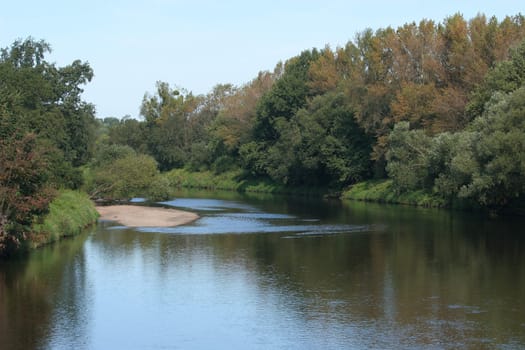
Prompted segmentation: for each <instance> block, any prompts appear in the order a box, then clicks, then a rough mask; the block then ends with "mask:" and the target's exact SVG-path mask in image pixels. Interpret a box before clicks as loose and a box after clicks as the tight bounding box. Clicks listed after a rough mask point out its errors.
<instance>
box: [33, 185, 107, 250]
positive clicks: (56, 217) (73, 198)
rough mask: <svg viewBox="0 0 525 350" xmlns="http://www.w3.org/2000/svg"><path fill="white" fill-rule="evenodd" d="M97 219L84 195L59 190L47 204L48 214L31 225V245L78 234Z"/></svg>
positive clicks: (93, 209) (94, 210)
mask: <svg viewBox="0 0 525 350" xmlns="http://www.w3.org/2000/svg"><path fill="white" fill-rule="evenodd" d="M97 218H98V213H97V211H96V209H95V206H94V205H93V202H92V201H91V200H90V198H89V197H88V196H87V195H86V194H85V193H82V192H78V191H71V190H61V191H59V193H58V195H57V196H56V197H55V198H54V199H53V200H52V201H51V203H50V204H49V213H47V214H46V215H45V216H44V217H43V218H42V219H41V220H40V222H36V223H34V224H33V227H32V230H31V244H32V245H33V246H39V245H42V244H46V243H51V242H54V241H56V240H58V239H60V238H61V237H63V236H69V235H76V234H79V233H80V232H81V231H82V229H83V228H85V227H86V226H88V225H90V224H92V223H94V222H95V221H96V220H97Z"/></svg>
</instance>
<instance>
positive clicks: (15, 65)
mask: <svg viewBox="0 0 525 350" xmlns="http://www.w3.org/2000/svg"><path fill="white" fill-rule="evenodd" d="M50 51H51V48H50V45H49V44H47V43H46V42H44V41H35V40H33V39H32V38H28V39H26V40H24V41H20V40H19V41H15V42H14V43H13V44H12V46H11V47H10V48H4V49H2V50H1V54H0V112H1V119H0V136H1V137H6V136H8V135H11V134H13V133H14V132H15V131H17V132H26V133H27V132H33V133H35V134H36V135H37V136H38V137H39V138H44V139H47V140H49V141H51V143H52V144H53V145H54V146H55V147H57V148H58V149H59V150H60V151H61V152H62V153H63V157H64V159H65V161H67V162H70V163H71V164H72V165H73V166H75V167H76V166H79V165H82V164H85V163H87V161H88V160H89V157H90V156H91V151H92V147H93V141H94V137H93V135H94V130H95V119H94V107H93V106H92V105H90V104H88V103H85V102H83V101H82V100H81V93H82V92H83V90H82V88H81V85H84V84H86V83H87V82H89V81H90V80H91V78H92V77H93V71H92V69H91V68H90V66H89V65H88V64H87V63H82V62H80V61H78V60H76V61H74V62H73V63H72V64H70V65H68V66H65V67H56V66H55V64H51V63H49V62H47V61H46V60H45V54H46V53H48V52H50Z"/></svg>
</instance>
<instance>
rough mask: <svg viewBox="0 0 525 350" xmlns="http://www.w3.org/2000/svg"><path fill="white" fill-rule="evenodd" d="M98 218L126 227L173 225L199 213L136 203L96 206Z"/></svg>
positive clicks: (193, 217) (184, 222)
mask: <svg viewBox="0 0 525 350" xmlns="http://www.w3.org/2000/svg"><path fill="white" fill-rule="evenodd" d="M96 209H97V211H98V213H99V214H100V217H99V220H106V221H115V222H118V223H120V224H122V225H124V226H128V227H173V226H180V225H185V224H189V223H190V222H193V221H195V220H197V219H198V218H199V215H197V214H195V213H191V212H188V211H183V210H178V209H171V208H158V207H145V206H138V205H108V206H96Z"/></svg>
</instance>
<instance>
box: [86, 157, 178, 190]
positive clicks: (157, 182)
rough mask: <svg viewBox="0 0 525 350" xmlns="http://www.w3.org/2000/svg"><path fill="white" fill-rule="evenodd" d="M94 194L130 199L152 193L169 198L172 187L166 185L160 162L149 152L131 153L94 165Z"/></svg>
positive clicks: (92, 188) (92, 187)
mask: <svg viewBox="0 0 525 350" xmlns="http://www.w3.org/2000/svg"><path fill="white" fill-rule="evenodd" d="M92 176H93V180H92V186H91V188H89V192H90V195H91V196H92V197H95V198H98V197H102V198H107V199H129V198H133V197H143V196H146V197H149V196H152V195H154V196H155V197H151V199H153V200H155V199H166V197H168V196H169V190H168V189H167V188H166V187H164V186H165V185H166V182H165V181H163V180H161V178H160V175H159V172H158V170H157V163H156V162H155V160H154V159H153V158H152V157H151V156H148V155H144V154H134V153H133V154H128V155H125V156H123V157H121V158H116V159H115V160H114V161H112V162H110V163H106V164H102V165H101V166H100V167H96V168H94V169H93V174H92Z"/></svg>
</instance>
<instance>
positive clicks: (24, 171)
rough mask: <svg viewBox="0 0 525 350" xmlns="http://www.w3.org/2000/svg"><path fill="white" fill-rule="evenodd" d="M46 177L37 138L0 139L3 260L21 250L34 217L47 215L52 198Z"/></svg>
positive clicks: (1, 242) (32, 136)
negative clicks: (19, 248)
mask: <svg viewBox="0 0 525 350" xmlns="http://www.w3.org/2000/svg"><path fill="white" fill-rule="evenodd" d="M47 173H48V169H47V163H46V160H45V152H44V150H42V149H39V148H38V144H37V139H36V136H35V135H34V134H25V135H22V134H14V135H11V136H10V137H8V138H3V139H0V256H2V255H6V254H9V253H11V252H13V251H14V250H15V249H17V248H18V247H20V245H21V244H23V242H24V241H25V240H26V238H27V234H28V233H29V230H30V227H31V224H32V222H33V220H34V218H35V216H36V215H39V214H43V213H44V212H46V210H47V205H48V203H49V201H50V200H51V198H52V192H51V190H50V189H48V188H46V180H47Z"/></svg>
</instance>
